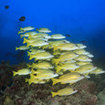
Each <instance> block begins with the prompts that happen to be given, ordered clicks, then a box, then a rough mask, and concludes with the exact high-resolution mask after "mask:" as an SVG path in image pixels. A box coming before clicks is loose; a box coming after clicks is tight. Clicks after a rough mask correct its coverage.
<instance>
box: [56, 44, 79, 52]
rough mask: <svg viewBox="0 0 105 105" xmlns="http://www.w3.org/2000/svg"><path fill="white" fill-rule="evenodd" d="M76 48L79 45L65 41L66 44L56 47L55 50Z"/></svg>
mask: <svg viewBox="0 0 105 105" xmlns="http://www.w3.org/2000/svg"><path fill="white" fill-rule="evenodd" d="M76 49H78V47H77V46H76V45H75V44H73V43H64V44H61V45H59V46H55V47H54V51H55V50H66V51H71V50H76Z"/></svg>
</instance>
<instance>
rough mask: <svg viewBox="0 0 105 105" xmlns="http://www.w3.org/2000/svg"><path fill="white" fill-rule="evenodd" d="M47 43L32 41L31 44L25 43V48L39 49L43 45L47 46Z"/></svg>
mask: <svg viewBox="0 0 105 105" xmlns="http://www.w3.org/2000/svg"><path fill="white" fill-rule="evenodd" d="M47 44H48V42H46V41H44V40H39V41H34V42H32V43H27V46H31V47H41V46H44V45H47Z"/></svg>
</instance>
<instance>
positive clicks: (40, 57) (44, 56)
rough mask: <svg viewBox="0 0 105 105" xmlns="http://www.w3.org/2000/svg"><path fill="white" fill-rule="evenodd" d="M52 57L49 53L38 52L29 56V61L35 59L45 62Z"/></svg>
mask: <svg viewBox="0 0 105 105" xmlns="http://www.w3.org/2000/svg"><path fill="white" fill-rule="evenodd" d="M53 57H54V56H53V55H51V54H50V53H49V52H39V53H36V54H34V55H30V57H29V60H31V59H33V58H35V59H36V60H46V59H51V58H53Z"/></svg>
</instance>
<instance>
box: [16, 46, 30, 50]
mask: <svg viewBox="0 0 105 105" xmlns="http://www.w3.org/2000/svg"><path fill="white" fill-rule="evenodd" d="M28 49H29V47H27V46H20V47H16V50H28Z"/></svg>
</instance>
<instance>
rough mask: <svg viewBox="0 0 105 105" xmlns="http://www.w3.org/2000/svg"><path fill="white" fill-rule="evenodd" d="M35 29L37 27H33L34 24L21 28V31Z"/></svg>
mask: <svg viewBox="0 0 105 105" xmlns="http://www.w3.org/2000/svg"><path fill="white" fill-rule="evenodd" d="M33 29H35V28H34V27H32V26H29V27H24V28H20V30H21V31H24V32H26V31H30V30H33Z"/></svg>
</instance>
